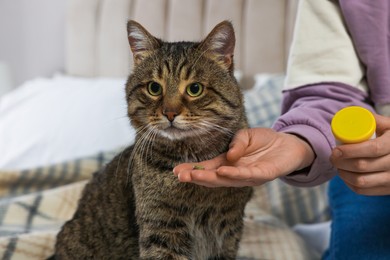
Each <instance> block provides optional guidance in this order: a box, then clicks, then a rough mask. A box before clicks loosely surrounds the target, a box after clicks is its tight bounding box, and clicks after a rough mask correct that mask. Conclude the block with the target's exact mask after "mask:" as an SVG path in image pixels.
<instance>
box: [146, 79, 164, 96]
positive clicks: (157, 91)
mask: <svg viewBox="0 0 390 260" xmlns="http://www.w3.org/2000/svg"><path fill="white" fill-rule="evenodd" d="M148 92H149V94H150V95H152V96H159V95H161V93H162V87H161V85H160V84H158V83H157V82H154V81H152V82H149V83H148Z"/></svg>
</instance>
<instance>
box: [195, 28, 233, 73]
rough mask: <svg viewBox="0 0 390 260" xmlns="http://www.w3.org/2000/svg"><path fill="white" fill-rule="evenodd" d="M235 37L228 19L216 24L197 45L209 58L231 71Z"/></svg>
mask: <svg viewBox="0 0 390 260" xmlns="http://www.w3.org/2000/svg"><path fill="white" fill-rule="evenodd" d="M235 43H236V37H235V35H234V29H233V25H232V24H231V22H229V21H223V22H221V23H219V24H217V25H216V26H215V27H214V29H213V30H212V31H211V32H210V33H209V34H208V35H207V37H206V39H204V40H203V41H202V42H201V43H200V45H199V47H200V49H201V51H202V52H204V53H205V55H207V56H208V57H209V58H211V59H213V60H215V61H216V62H217V63H218V64H220V66H222V67H223V68H226V69H228V70H229V71H233V55H234V46H235Z"/></svg>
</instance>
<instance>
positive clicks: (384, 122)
mask: <svg viewBox="0 0 390 260" xmlns="http://www.w3.org/2000/svg"><path fill="white" fill-rule="evenodd" d="M374 117H375V121H376V132H377V133H378V135H379V136H380V135H382V134H383V133H384V132H385V131H387V130H390V118H389V117H386V116H381V115H378V114H374Z"/></svg>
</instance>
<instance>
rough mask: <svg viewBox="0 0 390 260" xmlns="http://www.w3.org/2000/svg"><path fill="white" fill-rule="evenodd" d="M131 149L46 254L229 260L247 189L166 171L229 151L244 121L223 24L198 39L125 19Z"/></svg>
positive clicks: (99, 178) (95, 181) (85, 197)
mask: <svg viewBox="0 0 390 260" xmlns="http://www.w3.org/2000/svg"><path fill="white" fill-rule="evenodd" d="M127 32H128V39H129V44H130V48H131V51H132V53H133V61H134V68H133V71H132V73H131V74H130V76H129V77H128V80H127V83H126V99H127V103H128V111H127V113H128V116H129V118H130V122H131V124H132V126H133V127H134V128H135V129H136V131H137V134H136V139H135V143H134V145H132V146H130V147H128V148H126V149H125V150H124V151H123V152H122V153H120V154H119V155H117V156H116V157H115V158H114V159H113V160H112V161H111V162H110V163H108V164H107V165H106V166H105V167H104V169H102V170H101V171H99V172H97V173H95V174H94V176H93V178H92V179H91V181H90V182H89V183H88V184H87V185H86V187H85V189H84V191H83V193H82V196H81V199H80V201H79V204H78V208H77V210H76V212H75V214H74V216H73V218H72V219H71V220H69V221H68V222H66V223H65V224H64V226H63V227H62V229H61V231H60V233H59V234H58V236H57V241H56V246H55V256H54V259H201V260H203V259H235V257H236V255H237V251H238V247H239V241H240V238H241V234H242V230H243V217H244V208H245V205H246V203H247V202H248V201H249V199H250V197H251V195H252V188H250V187H244V188H231V187H226V188H224V187H223V188H206V187H203V186H198V185H195V184H192V183H181V182H179V181H178V179H177V177H175V176H174V174H173V172H172V169H173V168H174V166H175V165H177V164H180V163H183V162H193V163H194V165H195V164H196V162H198V161H203V160H207V159H211V158H213V157H215V156H217V155H219V154H221V153H224V152H226V151H227V149H228V146H229V143H230V141H231V139H232V137H233V135H234V134H235V133H236V132H237V131H238V130H239V129H242V128H246V127H247V120H246V116H245V109H244V105H243V97H242V93H241V91H240V87H239V85H238V83H237V81H236V79H235V78H234V75H233V74H234V62H233V52H234V45H235V35H234V29H233V26H232V24H231V23H230V22H229V21H223V22H221V23H219V24H218V25H216V26H215V28H214V29H213V30H212V31H211V32H210V33H209V34H208V35H207V37H205V39H204V40H203V41H200V42H165V41H162V40H161V39H158V38H156V37H154V36H152V35H151V34H150V33H149V32H148V31H147V30H146V29H145V28H144V27H143V26H142V25H140V24H139V23H137V22H135V21H132V20H130V21H128V24H127Z"/></svg>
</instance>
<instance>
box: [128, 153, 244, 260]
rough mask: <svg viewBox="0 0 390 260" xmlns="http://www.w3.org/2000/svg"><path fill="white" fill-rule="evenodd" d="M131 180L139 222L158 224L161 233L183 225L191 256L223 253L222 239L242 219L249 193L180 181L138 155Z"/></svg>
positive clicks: (154, 226)
mask: <svg viewBox="0 0 390 260" xmlns="http://www.w3.org/2000/svg"><path fill="white" fill-rule="evenodd" d="M132 183H133V190H134V197H135V202H136V203H135V204H136V218H137V220H138V224H139V225H140V226H143V225H144V224H145V222H146V223H148V222H153V223H154V225H153V228H155V229H156V228H157V227H156V223H159V224H158V225H157V226H158V228H159V229H160V230H161V232H167V229H168V230H169V229H170V228H175V229H180V228H184V227H185V228H184V229H185V231H183V232H188V234H189V236H191V237H192V239H191V240H190V241H192V243H193V244H192V246H191V250H192V252H191V254H192V255H193V256H196V257H195V258H194V259H207V257H209V256H210V255H212V254H218V253H223V252H222V251H223V243H224V240H225V239H226V236H227V235H229V233H230V232H232V231H231V229H230V228H231V227H234V226H235V225H236V224H237V223H239V222H241V221H242V217H243V209H244V208H245V204H246V203H247V201H248V200H249V198H250V196H251V188H249V187H247V188H240V189H237V188H213V189H210V188H206V187H202V186H199V185H196V184H192V183H181V182H179V181H178V179H177V177H175V176H174V175H173V174H172V169H164V167H162V169H161V168H159V167H156V166H154V165H152V164H144V163H143V162H142V160H141V158H138V159H135V162H134V168H133V169H132ZM164 225H165V227H164ZM153 232H156V230H153ZM168 232H169V231H168ZM141 233H142V232H141ZM146 233H148V232H146ZM157 233H158V231H157ZM141 235H142V234H141ZM141 240H142V238H141Z"/></svg>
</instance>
